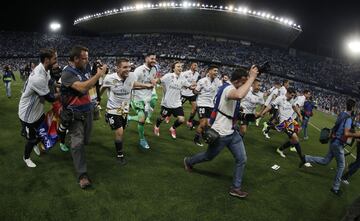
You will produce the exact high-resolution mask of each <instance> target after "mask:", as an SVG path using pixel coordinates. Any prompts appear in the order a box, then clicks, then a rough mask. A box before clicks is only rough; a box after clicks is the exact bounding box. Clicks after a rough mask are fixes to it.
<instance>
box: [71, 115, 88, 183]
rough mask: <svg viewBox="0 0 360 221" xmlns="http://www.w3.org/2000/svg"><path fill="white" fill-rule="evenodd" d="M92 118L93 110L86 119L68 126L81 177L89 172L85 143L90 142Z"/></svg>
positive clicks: (74, 158)
mask: <svg viewBox="0 0 360 221" xmlns="http://www.w3.org/2000/svg"><path fill="white" fill-rule="evenodd" d="M92 120H93V115H92V111H91V112H89V114H88V115H87V117H86V119H85V120H74V121H73V122H71V125H70V126H69V128H68V130H69V132H68V136H69V139H70V147H71V156H72V158H73V163H74V166H75V170H76V173H77V175H78V176H79V177H80V176H81V175H83V174H85V173H87V165H86V158H85V144H88V142H89V138H90V133H91V129H92Z"/></svg>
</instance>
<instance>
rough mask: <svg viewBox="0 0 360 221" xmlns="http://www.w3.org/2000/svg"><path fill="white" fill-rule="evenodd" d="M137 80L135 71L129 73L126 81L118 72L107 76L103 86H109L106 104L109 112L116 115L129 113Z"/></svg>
mask: <svg viewBox="0 0 360 221" xmlns="http://www.w3.org/2000/svg"><path fill="white" fill-rule="evenodd" d="M135 81H136V76H135V75H134V73H129V76H128V77H127V78H126V79H125V81H124V80H123V79H121V78H120V77H119V75H118V74H117V73H113V74H108V75H106V76H105V78H104V81H103V87H105V88H108V97H109V98H108V101H107V104H106V109H107V110H106V112H107V113H109V114H115V115H122V114H124V113H125V114H127V113H129V105H130V97H131V90H132V88H133V85H134V82H135Z"/></svg>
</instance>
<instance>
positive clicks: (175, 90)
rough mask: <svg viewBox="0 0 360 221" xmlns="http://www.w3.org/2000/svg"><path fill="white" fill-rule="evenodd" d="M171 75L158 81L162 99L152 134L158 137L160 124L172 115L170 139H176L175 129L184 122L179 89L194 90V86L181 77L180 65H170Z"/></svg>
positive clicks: (178, 63)
mask: <svg viewBox="0 0 360 221" xmlns="http://www.w3.org/2000/svg"><path fill="white" fill-rule="evenodd" d="M171 69H172V71H173V72H172V73H168V74H165V75H164V76H163V77H161V78H160V79H159V81H160V82H161V83H162V85H163V92H164V95H163V98H162V101H161V111H160V117H158V118H157V120H156V125H155V126H154V134H155V135H156V136H160V128H159V127H160V124H161V122H162V121H163V120H164V119H165V118H166V117H168V116H171V115H173V116H174V117H176V118H177V119H176V120H175V122H174V124H173V125H172V126H171V127H170V129H169V131H170V134H171V137H172V138H173V139H176V128H177V127H178V126H180V125H181V124H182V123H183V122H184V121H185V118H184V109H183V107H182V104H181V89H182V88H183V87H186V88H190V89H192V90H193V89H194V88H195V87H196V85H191V84H190V83H189V82H188V81H187V80H186V79H185V78H184V77H182V76H181V70H182V63H180V62H179V61H176V62H174V63H173V64H172V67H171Z"/></svg>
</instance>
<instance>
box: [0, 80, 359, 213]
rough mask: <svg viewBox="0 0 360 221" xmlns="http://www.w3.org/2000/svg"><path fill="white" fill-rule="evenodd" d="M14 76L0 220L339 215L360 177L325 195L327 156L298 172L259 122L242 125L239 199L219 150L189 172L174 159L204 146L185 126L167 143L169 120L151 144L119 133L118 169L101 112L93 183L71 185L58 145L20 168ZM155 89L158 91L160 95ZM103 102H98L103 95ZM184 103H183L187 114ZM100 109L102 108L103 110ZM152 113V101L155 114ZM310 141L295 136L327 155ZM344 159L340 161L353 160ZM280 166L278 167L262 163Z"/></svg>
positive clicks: (92, 150)
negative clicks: (121, 156) (244, 194)
mask: <svg viewBox="0 0 360 221" xmlns="http://www.w3.org/2000/svg"><path fill="white" fill-rule="evenodd" d="M17 79H18V81H16V82H13V85H12V91H13V97H12V98H11V99H8V98H7V97H6V96H5V89H4V86H3V85H1V86H0V93H1V94H0V102H1V104H2V105H1V108H0V122H1V123H0V127H1V133H0V139H1V144H0V190H1V193H0V195H1V197H0V205H1V207H0V220H339V219H340V218H341V217H342V216H343V215H344V213H345V210H346V208H347V207H348V206H349V205H350V204H351V202H352V201H353V200H354V199H355V198H356V197H357V196H358V194H359V190H360V187H359V186H360V178H359V177H358V176H357V175H355V176H354V177H353V178H352V179H351V184H350V185H349V186H344V185H342V187H341V188H342V189H343V190H344V194H343V195H342V196H341V197H337V196H335V195H333V194H332V193H330V191H329V189H330V188H331V185H332V182H333V178H334V175H335V167H336V164H335V160H333V162H332V163H331V164H330V165H328V166H320V165H319V166H318V165H314V167H313V168H302V169H298V162H299V160H298V157H297V154H296V153H294V152H286V154H287V158H286V159H283V158H281V157H280V156H279V155H278V154H277V153H276V152H275V149H276V148H277V147H278V146H279V145H280V144H281V143H283V141H284V140H285V139H286V135H284V134H279V133H277V132H275V131H272V132H271V133H270V136H271V140H265V138H264V137H263V135H262V133H261V127H259V128H257V127H255V126H254V125H252V126H250V128H249V130H248V133H247V134H246V137H245V146H246V151H247V156H248V162H247V165H246V169H245V175H244V178H243V188H244V190H246V191H248V192H249V193H250V194H249V197H248V198H247V199H245V200H241V199H237V198H234V197H231V196H229V194H228V190H229V187H230V185H231V183H232V173H233V169H234V159H233V157H232V155H231V153H230V152H229V151H228V150H227V149H225V150H224V151H222V152H221V153H220V155H219V156H218V157H217V158H215V159H214V160H213V161H211V162H208V163H203V164H200V165H196V171H195V172H193V173H187V172H185V171H184V169H183V164H182V160H183V158H184V157H185V156H189V155H192V154H195V153H198V152H199V151H204V150H205V149H206V147H205V146H204V147H198V146H196V145H195V144H194V143H193V142H192V139H193V135H194V131H190V130H189V129H188V128H187V127H186V126H185V125H183V126H181V127H180V128H178V130H177V134H178V138H177V140H175V141H174V140H172V139H171V137H170V135H169V132H168V129H169V127H170V126H171V123H172V122H173V121H171V122H170V124H165V122H164V123H163V124H162V125H161V129H160V137H156V136H154V135H153V133H152V125H147V126H146V129H145V133H146V138H147V140H148V142H149V145H150V147H151V150H150V151H141V150H139V148H138V134H137V130H136V123H134V122H131V123H130V126H129V127H128V128H127V129H126V132H125V141H124V142H125V144H124V147H125V154H126V158H127V160H128V164H127V165H126V166H123V167H122V166H120V165H118V164H117V163H116V161H115V159H114V156H115V150H114V149H115V148H114V143H113V136H114V135H113V132H112V131H111V130H110V128H109V126H108V125H106V124H105V122H104V118H103V116H102V118H101V119H100V120H99V121H96V122H94V129H93V132H92V136H91V137H92V138H91V143H90V144H89V145H88V146H87V147H86V154H87V163H88V172H89V175H90V177H91V179H92V180H93V186H94V187H93V188H92V189H89V190H85V191H84V190H81V189H80V188H79V185H78V184H77V181H76V178H75V173H74V167H73V164H72V159H71V155H70V153H63V152H61V151H60V148H59V146H58V144H57V145H56V146H55V147H54V148H53V149H52V150H51V151H50V152H48V153H46V154H44V155H42V156H41V157H38V156H36V155H35V154H34V153H32V155H31V156H32V159H33V160H34V162H35V163H36V164H37V167H36V168H34V169H30V168H27V167H26V166H25V163H24V162H23V161H22V155H23V151H24V143H25V141H24V139H23V138H22V137H21V136H20V123H19V120H18V116H17V108H18V102H19V98H20V95H21V93H20V90H21V88H22V82H21V80H20V78H19V77H18V75H17ZM160 94H161V93H159V95H160ZM102 106H103V107H104V106H105V101H103V102H102ZM189 110H190V106H189V104H186V108H185V112H186V116H189ZM102 114H103V112H102ZM158 114H159V105H158V106H157V107H156V110H155V112H154V116H153V121H154V119H155V118H156V117H157V115H158ZM311 122H312V123H313V124H315V125H317V126H318V127H320V128H321V127H324V126H328V127H330V126H331V125H332V123H333V122H334V117H331V116H329V115H326V114H323V113H320V112H316V113H315V116H314V117H313V118H312V119H311ZM309 134H310V139H309V140H307V141H302V142H301V145H302V148H303V152H304V153H306V154H317V155H325V154H326V152H327V150H328V147H327V145H321V144H320V143H319V142H318V136H319V132H318V131H317V130H316V129H315V128H313V127H312V126H309ZM352 160H353V159H352V158H351V157H347V162H349V161H352ZM274 164H278V165H280V166H281V168H280V169H279V170H278V171H274V170H272V169H271V168H270V167H271V166H272V165H274Z"/></svg>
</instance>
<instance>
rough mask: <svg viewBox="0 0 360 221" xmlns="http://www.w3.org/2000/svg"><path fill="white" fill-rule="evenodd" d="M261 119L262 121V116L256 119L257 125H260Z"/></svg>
mask: <svg viewBox="0 0 360 221" xmlns="http://www.w3.org/2000/svg"><path fill="white" fill-rule="evenodd" d="M260 121H261V119H260V118H258V119H256V121H255V126H257V127H258V126H259V125H260Z"/></svg>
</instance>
